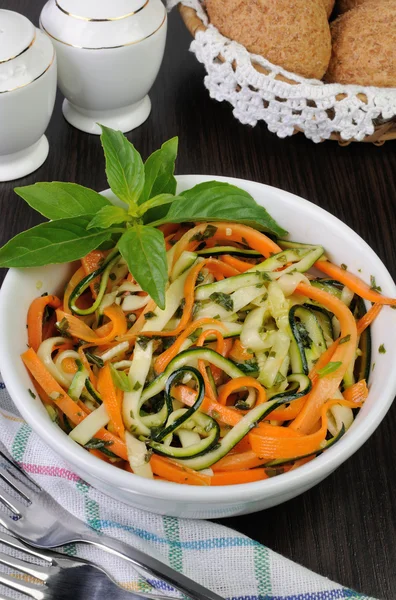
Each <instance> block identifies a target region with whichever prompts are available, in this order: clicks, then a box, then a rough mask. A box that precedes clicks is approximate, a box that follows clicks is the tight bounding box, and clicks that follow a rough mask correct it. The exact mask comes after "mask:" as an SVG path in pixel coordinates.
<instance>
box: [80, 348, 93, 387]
mask: <svg viewBox="0 0 396 600" xmlns="http://www.w3.org/2000/svg"><path fill="white" fill-rule="evenodd" d="M77 352H78V354H79V355H80V360H81V362H82V364H83V365H84V367H85V370H86V371H87V372H88V376H89V380H90V382H91V383H92V385H93V386H94V387H96V384H97V377H96V376H95V375H94V373H93V371H92V367H91V365H90V363H89V362H88V359H87V357H86V356H85V352H84V350H83V348H82V347H81V346H80V347H79V348H78V350H77Z"/></svg>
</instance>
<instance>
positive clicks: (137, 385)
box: [133, 381, 142, 392]
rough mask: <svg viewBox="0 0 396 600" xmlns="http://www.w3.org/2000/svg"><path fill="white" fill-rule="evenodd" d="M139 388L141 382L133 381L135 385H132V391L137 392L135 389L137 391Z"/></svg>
mask: <svg viewBox="0 0 396 600" xmlns="http://www.w3.org/2000/svg"><path fill="white" fill-rule="evenodd" d="M140 389H142V384H141V383H139V381H137V382H136V383H135V385H134V386H133V391H134V392H137V391H138V390H140Z"/></svg>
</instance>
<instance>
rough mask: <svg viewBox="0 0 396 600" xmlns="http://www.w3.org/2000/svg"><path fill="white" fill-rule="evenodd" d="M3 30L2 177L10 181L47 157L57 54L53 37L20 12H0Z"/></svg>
mask: <svg viewBox="0 0 396 600" xmlns="http://www.w3.org/2000/svg"><path fill="white" fill-rule="evenodd" d="M0 33H1V35H0V181H11V180H14V179H18V178H20V177H24V176H25V175H28V174H29V173H32V172H33V171H35V170H36V169H38V168H39V167H40V166H41V165H42V164H43V162H44V161H45V159H46V158H47V156H48V150H49V146H48V141H47V138H46V137H45V135H44V133H45V130H46V129H47V127H48V123H49V121H50V118H51V115H52V111H53V109H54V104H55V95H56V56H55V50H54V48H53V46H52V44H51V42H50V40H49V39H48V38H47V37H46V36H45V35H44V34H43V33H42V32H41V31H40V30H39V29H36V28H35V27H34V25H33V24H32V23H31V22H30V21H29V20H28V19H27V18H26V17H24V16H23V15H20V14H18V13H16V12H13V11H9V10H0Z"/></svg>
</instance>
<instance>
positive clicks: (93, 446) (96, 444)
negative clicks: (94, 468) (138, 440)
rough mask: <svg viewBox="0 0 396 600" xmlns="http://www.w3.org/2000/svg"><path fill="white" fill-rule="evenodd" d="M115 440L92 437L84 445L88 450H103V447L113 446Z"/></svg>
mask: <svg viewBox="0 0 396 600" xmlns="http://www.w3.org/2000/svg"><path fill="white" fill-rule="evenodd" d="M113 443H114V442H112V441H105V440H99V439H97V438H92V439H91V440H90V441H89V442H87V443H86V444H85V445H84V448H86V449H87V450H103V448H107V447H108V446H111V445H112V444H113Z"/></svg>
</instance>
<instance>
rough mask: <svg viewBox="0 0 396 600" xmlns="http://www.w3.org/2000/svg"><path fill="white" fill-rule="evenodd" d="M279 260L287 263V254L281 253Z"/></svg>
mask: <svg viewBox="0 0 396 600" xmlns="http://www.w3.org/2000/svg"><path fill="white" fill-rule="evenodd" d="M277 260H278V262H280V263H282V264H285V263H287V256H286V254H280V255H279V256H278V258H277Z"/></svg>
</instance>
